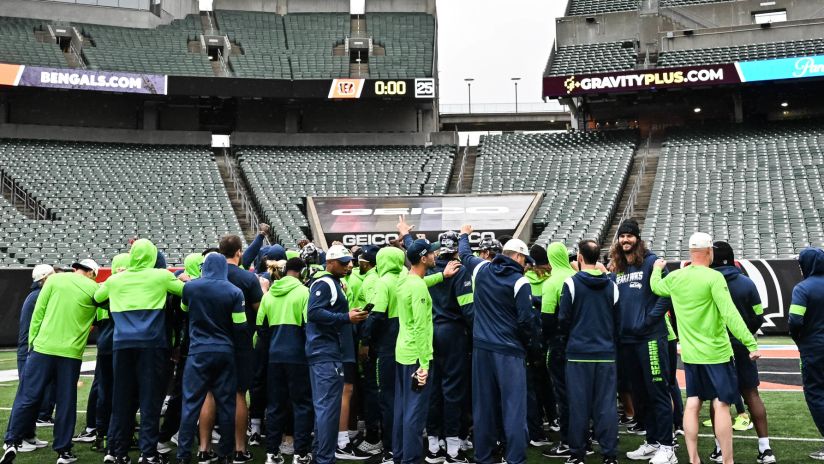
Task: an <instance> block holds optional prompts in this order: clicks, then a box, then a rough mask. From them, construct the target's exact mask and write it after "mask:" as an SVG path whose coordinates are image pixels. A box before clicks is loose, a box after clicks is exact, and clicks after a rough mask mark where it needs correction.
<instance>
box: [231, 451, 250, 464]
mask: <svg viewBox="0 0 824 464" xmlns="http://www.w3.org/2000/svg"><path fill="white" fill-rule="evenodd" d="M252 459H253V458H252V452H251V451H249V450H246V451H244V452H242V453H241V452H240V451H235V457H234V458H232V463H233V464H246V463H247V462H252Z"/></svg>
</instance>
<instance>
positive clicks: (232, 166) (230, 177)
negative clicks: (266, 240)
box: [214, 148, 259, 243]
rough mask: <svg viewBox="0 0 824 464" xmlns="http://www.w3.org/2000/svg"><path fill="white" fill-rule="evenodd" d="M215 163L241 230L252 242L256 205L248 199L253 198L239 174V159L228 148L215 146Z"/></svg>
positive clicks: (255, 224)
mask: <svg viewBox="0 0 824 464" xmlns="http://www.w3.org/2000/svg"><path fill="white" fill-rule="evenodd" d="M214 150H215V164H217V169H218V171H220V178H221V179H223V185H224V186H225V187H226V193H227V194H228V195H229V200H231V202H232V210H233V211H234V212H235V216H236V217H237V221H238V222H239V223H240V230H242V231H243V238H244V239H246V242H247V243H251V242H252V241H253V240H254V239H255V235H256V234H257V229H258V228H257V224H258V223H259V221H258V220H257V214H256V213H255V212H254V209H255V208H254V207H253V206H252V205H251V203H250V202H249V201H248V198H251V196H250V195H249V192H248V191H247V190H246V183H245V182H244V181H243V179H242V178H241V177H240V176H238V175H237V173H238V172H240V171H239V169H240V168H239V167H238V165H237V159H236V158H234V157H232V156H231V155H230V154H228V153H227V150H228V149H226V148H215V149H214Z"/></svg>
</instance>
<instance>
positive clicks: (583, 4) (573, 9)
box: [567, 0, 639, 16]
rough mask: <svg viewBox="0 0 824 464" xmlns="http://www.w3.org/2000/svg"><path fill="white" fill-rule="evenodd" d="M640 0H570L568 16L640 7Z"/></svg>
mask: <svg viewBox="0 0 824 464" xmlns="http://www.w3.org/2000/svg"><path fill="white" fill-rule="evenodd" d="M638 4H639V0H570V2H569V8H568V9H567V15H568V16H581V15H588V14H596V13H613V12H616V11H631V10H637V9H638Z"/></svg>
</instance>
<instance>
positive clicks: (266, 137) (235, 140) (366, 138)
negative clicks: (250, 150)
mask: <svg viewBox="0 0 824 464" xmlns="http://www.w3.org/2000/svg"><path fill="white" fill-rule="evenodd" d="M0 135H2V132H0ZM428 135H429V134H423V133H421V134H356V133H349V134H321V133H318V134H265V133H255V132H235V133H234V134H232V145H235V146H237V145H263V146H292V147H311V146H347V145H348V146H351V145H370V146H371V145H424V144H425V143H426V142H427V140H426V139H427V136H428Z"/></svg>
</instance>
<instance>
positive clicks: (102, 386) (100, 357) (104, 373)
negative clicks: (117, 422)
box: [94, 352, 114, 436]
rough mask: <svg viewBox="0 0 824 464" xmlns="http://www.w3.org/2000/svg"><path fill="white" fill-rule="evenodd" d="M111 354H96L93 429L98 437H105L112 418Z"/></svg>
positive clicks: (112, 368) (112, 376)
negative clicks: (95, 400) (95, 402)
mask: <svg viewBox="0 0 824 464" xmlns="http://www.w3.org/2000/svg"><path fill="white" fill-rule="evenodd" d="M112 362H113V357H112V354H111V353H106V354H104V353H100V352H98V353H97V363H96V364H95V367H94V380H95V382H97V407H96V408H95V418H94V420H95V428H97V434H98V436H106V435H107V434H108V431H109V422H110V421H111V418H112V386H113V384H114V373H113V370H114V366H113V365H112Z"/></svg>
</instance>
